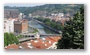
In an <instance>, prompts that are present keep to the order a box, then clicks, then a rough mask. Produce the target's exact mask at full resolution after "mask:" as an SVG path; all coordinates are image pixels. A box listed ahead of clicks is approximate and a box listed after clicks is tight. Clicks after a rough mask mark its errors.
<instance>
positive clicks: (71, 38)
mask: <svg viewBox="0 0 90 55" xmlns="http://www.w3.org/2000/svg"><path fill="white" fill-rule="evenodd" d="M62 32H63V34H62V37H63V38H62V39H61V40H59V41H58V44H57V48H58V49H70V48H73V49H77V48H80V49H84V7H81V8H80V12H77V13H76V14H75V15H74V17H73V19H71V20H70V21H69V22H67V24H66V25H65V27H64V29H63V31H62Z"/></svg>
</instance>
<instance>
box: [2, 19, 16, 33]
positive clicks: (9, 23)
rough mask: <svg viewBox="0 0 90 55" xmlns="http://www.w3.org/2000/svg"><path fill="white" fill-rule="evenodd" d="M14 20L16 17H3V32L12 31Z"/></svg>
mask: <svg viewBox="0 0 90 55" xmlns="http://www.w3.org/2000/svg"><path fill="white" fill-rule="evenodd" d="M14 21H17V19H13V18H9V19H4V32H8V33H14Z"/></svg>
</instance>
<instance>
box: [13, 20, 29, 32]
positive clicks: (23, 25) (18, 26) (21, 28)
mask: <svg viewBox="0 0 90 55" xmlns="http://www.w3.org/2000/svg"><path fill="white" fill-rule="evenodd" d="M14 32H15V33H27V32H28V20H21V21H19V20H18V21H15V22H14Z"/></svg>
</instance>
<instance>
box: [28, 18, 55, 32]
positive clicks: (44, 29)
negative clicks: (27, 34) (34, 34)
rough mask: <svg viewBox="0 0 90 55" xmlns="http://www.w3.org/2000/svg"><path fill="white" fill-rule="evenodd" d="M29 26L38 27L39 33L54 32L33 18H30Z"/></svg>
mask: <svg viewBox="0 0 90 55" xmlns="http://www.w3.org/2000/svg"><path fill="white" fill-rule="evenodd" d="M29 26H30V27H33V28H36V29H38V31H39V33H40V34H55V32H53V31H51V30H50V29H48V28H46V27H44V26H42V25H41V24H39V23H38V22H36V21H35V20H30V21H29Z"/></svg>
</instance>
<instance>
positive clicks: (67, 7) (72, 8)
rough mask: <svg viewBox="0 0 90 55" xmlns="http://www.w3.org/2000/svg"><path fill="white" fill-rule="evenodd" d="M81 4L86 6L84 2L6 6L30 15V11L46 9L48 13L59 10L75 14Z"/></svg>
mask: <svg viewBox="0 0 90 55" xmlns="http://www.w3.org/2000/svg"><path fill="white" fill-rule="evenodd" d="M81 6H84V5H83V4H45V5H41V6H35V7H9V6H5V7H4V8H5V9H19V11H20V12H23V13H25V14H26V15H28V14H29V13H33V12H36V11H38V10H39V11H40V10H41V11H46V12H47V13H57V12H63V13H70V14H72V15H73V14H74V13H76V11H79V8H80V7H81Z"/></svg>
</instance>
